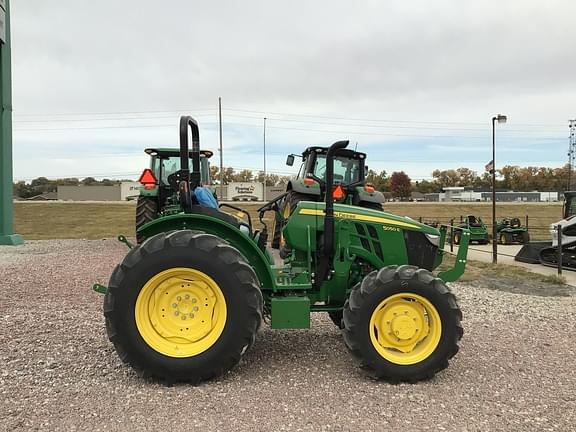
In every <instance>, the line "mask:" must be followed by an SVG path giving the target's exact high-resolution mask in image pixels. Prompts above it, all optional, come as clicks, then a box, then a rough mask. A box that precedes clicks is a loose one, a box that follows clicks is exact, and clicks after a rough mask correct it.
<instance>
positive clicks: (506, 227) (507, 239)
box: [496, 217, 530, 245]
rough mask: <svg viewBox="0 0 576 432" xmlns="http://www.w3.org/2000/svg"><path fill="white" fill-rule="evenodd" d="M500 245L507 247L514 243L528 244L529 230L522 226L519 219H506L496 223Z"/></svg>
mask: <svg viewBox="0 0 576 432" xmlns="http://www.w3.org/2000/svg"><path fill="white" fill-rule="evenodd" d="M496 231H497V233H498V243H500V244H503V245H507V244H513V243H519V244H526V243H528V242H529V241H530V234H529V233H528V228H526V227H525V226H522V222H520V219H519V218H516V217H514V218H504V219H502V220H499V221H497V222H496Z"/></svg>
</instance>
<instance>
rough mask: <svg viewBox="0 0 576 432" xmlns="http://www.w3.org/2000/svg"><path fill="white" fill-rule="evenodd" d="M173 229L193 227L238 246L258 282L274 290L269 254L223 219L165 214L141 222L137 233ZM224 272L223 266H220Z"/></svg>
mask: <svg viewBox="0 0 576 432" xmlns="http://www.w3.org/2000/svg"><path fill="white" fill-rule="evenodd" d="M174 230H194V231H196V230H197V231H201V232H203V233H207V234H212V235H215V236H217V237H219V238H221V239H223V240H225V241H227V242H228V243H230V245H231V246H233V247H234V248H236V249H238V251H239V252H240V253H241V254H242V255H243V256H244V258H246V260H247V261H248V263H249V264H250V265H251V266H252V268H253V269H254V271H255V272H256V276H258V280H259V281H260V286H261V287H263V288H266V289H274V288H275V284H274V280H275V279H274V277H273V275H272V270H271V268H270V265H271V264H272V263H271V262H270V257H269V256H267V255H266V254H264V252H262V250H260V248H259V247H258V245H257V244H256V243H255V242H254V241H253V240H252V239H251V238H250V237H248V236H247V235H246V234H244V233H243V232H241V231H240V230H239V229H238V228H236V227H235V226H233V225H230V224H229V223H227V222H224V221H222V220H219V219H216V218H213V217H210V216H206V215H201V214H194V213H189V214H184V213H178V214H175V215H170V216H164V217H161V218H158V219H155V220H153V221H150V222H148V223H147V224H145V225H142V226H141V227H140V229H139V230H138V234H140V235H141V236H142V238H148V237H152V236H154V235H156V234H159V233H161V232H167V231H174ZM222 271H226V269H222Z"/></svg>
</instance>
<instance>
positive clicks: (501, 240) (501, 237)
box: [500, 234, 506, 244]
mask: <svg viewBox="0 0 576 432" xmlns="http://www.w3.org/2000/svg"><path fill="white" fill-rule="evenodd" d="M500 243H502V244H506V236H505V235H504V234H502V235H501V236H500Z"/></svg>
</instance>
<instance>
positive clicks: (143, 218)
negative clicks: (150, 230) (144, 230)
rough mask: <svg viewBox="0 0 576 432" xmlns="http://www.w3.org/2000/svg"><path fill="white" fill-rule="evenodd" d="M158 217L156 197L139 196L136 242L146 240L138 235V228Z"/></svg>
mask: <svg viewBox="0 0 576 432" xmlns="http://www.w3.org/2000/svg"><path fill="white" fill-rule="evenodd" d="M157 217H158V203H157V201H156V198H154V197H143V196H140V197H138V202H137V204H136V243H138V244H140V243H142V241H143V240H144V239H143V238H142V237H141V236H139V235H138V228H140V227H141V226H142V225H144V224H147V223H148V222H150V221H153V220H154V219H156V218H157Z"/></svg>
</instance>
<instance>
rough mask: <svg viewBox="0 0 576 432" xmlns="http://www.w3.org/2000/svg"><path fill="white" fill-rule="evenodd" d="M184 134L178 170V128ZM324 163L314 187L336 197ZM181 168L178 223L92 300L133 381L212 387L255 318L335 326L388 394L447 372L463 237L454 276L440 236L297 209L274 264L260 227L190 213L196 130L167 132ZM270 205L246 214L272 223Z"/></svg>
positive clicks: (315, 208)
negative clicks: (390, 388)
mask: <svg viewBox="0 0 576 432" xmlns="http://www.w3.org/2000/svg"><path fill="white" fill-rule="evenodd" d="M189 128H190V129H191V132H192V134H191V135H192V152H191V154H192V167H193V168H192V170H191V171H190V169H189V164H188V162H189V158H188V155H189V154H190V153H189V150H188V140H189V139H188V129H189ZM347 145H348V141H340V142H337V143H335V144H333V145H332V146H331V147H330V148H329V149H328V151H327V152H326V176H325V188H326V190H327V191H333V190H335V185H334V160H335V158H336V155H337V154H338V152H340V151H341V150H342V149H344V148H345V147H346V146H347ZM180 146H181V166H180V170H179V171H177V172H176V173H175V174H174V176H175V179H176V180H177V181H176V182H171V184H174V185H175V186H176V193H177V194H178V198H179V205H180V212H178V213H172V214H170V215H162V216H161V217H159V218H157V219H155V220H152V221H150V222H148V223H146V224H145V225H143V226H141V227H140V228H139V230H138V233H139V235H140V237H141V238H142V239H143V241H142V243H141V244H140V245H135V246H134V245H131V244H129V242H127V240H126V239H125V238H123V237H121V240H122V241H124V242H126V243H127V244H128V246H129V247H130V248H131V249H130V251H129V252H128V254H127V255H126V257H125V258H124V259H123V261H122V262H121V263H120V264H119V265H117V266H116V268H115V269H114V271H113V272H112V275H111V277H110V282H109V285H108V287H105V286H102V285H98V284H96V285H95V286H94V289H95V290H97V291H99V292H102V293H105V298H104V316H105V321H106V329H107V333H108V337H109V339H110V340H111V341H112V343H113V344H114V347H115V348H116V351H117V353H118V355H119V356H120V358H121V359H122V360H123V361H124V362H125V363H127V364H129V365H130V366H132V367H133V368H134V369H135V370H136V371H137V372H138V373H139V375H141V376H143V377H152V378H155V379H159V380H161V381H163V382H166V383H173V382H178V381H186V382H192V383H198V382H200V381H203V380H208V379H212V378H215V377H218V376H220V375H222V374H224V373H226V372H227V371H229V370H230V369H231V368H232V367H234V366H235V365H236V364H237V363H238V362H239V361H240V359H241V357H242V356H243V354H244V353H245V352H246V350H247V349H249V348H250V347H251V346H252V345H253V344H254V341H255V339H256V335H257V332H258V329H259V328H260V324H261V322H262V320H263V319H264V320H266V321H268V322H269V323H270V325H271V327H272V328H273V329H305V328H309V327H310V315H311V313H316V312H324V313H326V312H327V313H329V314H332V315H333V316H339V317H340V318H341V321H340V322H338V324H339V326H341V327H342V334H343V337H344V342H345V344H346V346H347V347H348V349H349V350H350V351H351V352H352V354H353V355H354V356H355V357H356V358H357V359H358V360H359V362H360V364H361V366H362V368H363V369H365V370H367V371H368V372H370V373H371V374H372V375H374V376H375V377H377V378H382V379H386V380H388V381H391V382H400V381H408V382H416V381H419V380H424V379H427V378H430V377H432V376H434V375H435V374H436V373H437V372H439V371H441V370H443V369H444V368H446V367H447V366H448V361H449V360H450V359H451V358H452V357H453V356H454V355H455V354H456V353H457V351H458V344H459V340H460V338H461V337H462V334H463V330H462V327H461V323H460V321H461V319H462V314H461V311H460V308H459V306H458V304H457V302H456V298H455V296H454V294H452V292H451V291H450V289H449V288H448V287H447V285H446V282H449V281H454V280H456V279H457V278H458V277H459V276H460V275H462V273H463V272H464V268H465V265H466V264H465V263H466V254H467V245H468V238H469V232H468V231H466V230H463V231H462V233H463V235H462V241H461V247H460V248H459V250H458V254H457V256H456V259H455V264H454V266H453V267H451V268H449V269H446V270H444V271H442V272H439V273H433V270H434V269H437V268H438V266H439V265H440V264H441V262H442V259H443V256H444V252H443V249H444V242H445V238H446V226H443V227H441V229H435V228H432V227H429V226H427V225H424V224H420V223H418V222H416V221H415V220H413V219H410V218H408V217H400V216H396V215H393V214H390V213H384V212H381V211H376V210H372V209H366V208H360V207H357V206H351V205H345V204H334V198H333V194H332V193H326V194H325V202H314V201H300V202H299V203H298V204H297V206H296V208H295V209H294V211H293V212H292V214H291V215H290V216H289V218H288V221H287V223H286V224H285V226H284V228H283V233H284V236H285V238H286V243H287V244H288V245H289V247H290V251H291V252H290V256H289V257H287V259H286V260H284V262H283V263H282V264H276V263H275V261H274V259H273V257H272V255H271V253H270V252H269V249H267V248H266V240H267V235H268V234H267V227H266V225H263V229H262V230H261V231H256V230H254V228H253V227H252V224H251V221H250V220H249V221H248V223H240V222H239V221H238V220H237V219H236V218H234V217H232V216H231V215H229V214H227V213H224V212H223V211H222V209H221V208H208V207H203V206H201V205H199V204H194V201H193V200H192V199H191V192H190V191H194V190H197V189H196V188H197V186H198V185H199V184H200V183H201V172H200V161H199V159H200V151H199V130H198V125H197V123H196V121H195V120H194V119H192V117H182V118H181V120H180ZM283 198H285V195H284V196H280V197H278V198H276V199H274V200H272V201H270V202H268V203H266V204H265V205H264V206H262V207H261V208H260V209H258V212H259V216H260V220H261V221H263V217H264V215H265V213H266V212H269V211H272V212H278V211H280V207H279V203H280V201H281V200H282V199H283Z"/></svg>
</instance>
